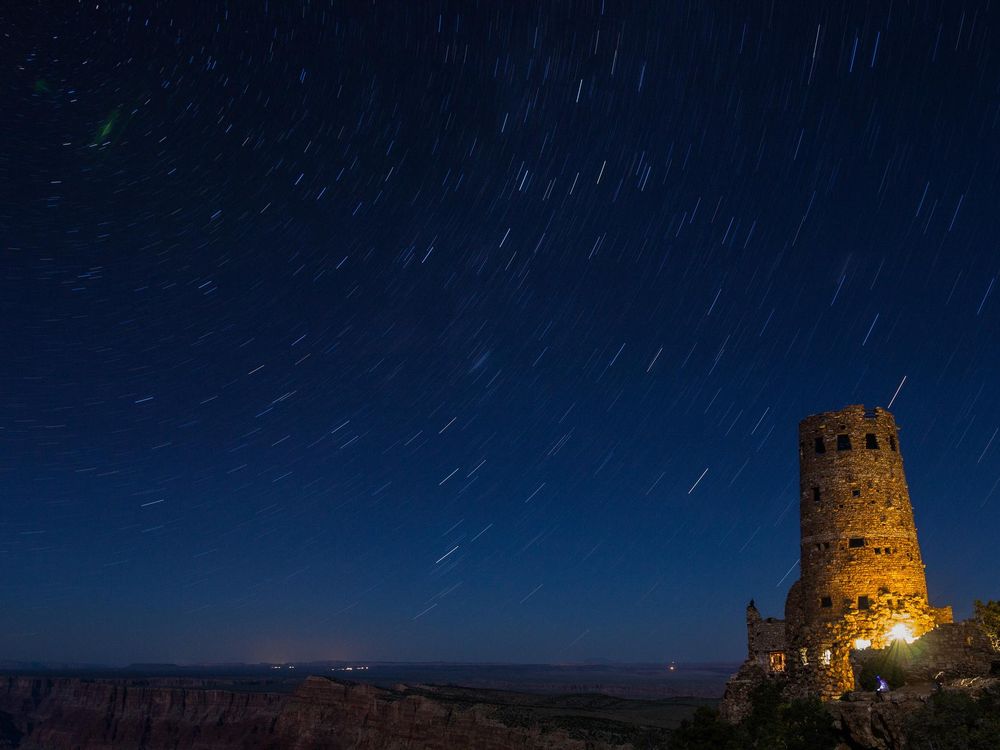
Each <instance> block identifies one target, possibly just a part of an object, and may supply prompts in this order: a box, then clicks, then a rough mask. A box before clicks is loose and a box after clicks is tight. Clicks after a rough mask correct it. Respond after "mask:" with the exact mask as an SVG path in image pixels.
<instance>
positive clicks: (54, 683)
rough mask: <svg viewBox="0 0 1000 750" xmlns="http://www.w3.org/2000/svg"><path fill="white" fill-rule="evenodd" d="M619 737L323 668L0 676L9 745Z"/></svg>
mask: <svg viewBox="0 0 1000 750" xmlns="http://www.w3.org/2000/svg"><path fill="white" fill-rule="evenodd" d="M584 724H586V722H584ZM597 724H600V722H597ZM595 734H596V735H597V736H596V737H595V736H594V735H595ZM620 739H621V737H620V736H616V734H615V732H614V731H610V732H609V731H607V727H596V731H595V727H594V726H590V727H581V728H580V729H579V730H577V729H574V728H573V727H568V728H567V727H565V726H555V725H547V724H546V723H545V722H541V723H539V722H537V721H525V720H524V715H523V714H518V713H517V712H516V711H513V712H512V711H510V710H507V711H505V710H504V709H503V707H501V706H498V705H496V704H488V703H477V702H474V701H472V700H449V699H442V698H437V697H435V696H434V695H433V693H428V692H427V691H421V690H419V689H409V688H405V687H400V689H398V690H384V689H381V688H377V687H374V686H370V685H358V684H351V683H343V682H338V681H334V680H330V679H327V678H324V677H309V678H306V679H305V680H304V681H303V683H302V684H301V685H300V686H299V687H298V689H297V690H295V692H294V693H287V694H281V693H272V692H255V691H252V690H246V689H228V690H220V689H216V688H213V687H205V686H204V685H202V684H199V682H198V681H197V680H187V681H183V684H179V681H176V680H174V681H170V680H166V679H145V680H129V679H92V680H88V679H80V678H49V677H27V676H7V677H0V748H18V749H19V750H38V749H41V748H45V750H107V749H109V748H150V749H152V748H156V749H157V750H160V749H161V748H175V749H176V750H195V749H197V750H218V749H221V748H262V749H266V750H318V749H319V748H324V749H326V750H337V749H339V748H345V749H346V748H352V749H359V750H388V749H389V748H392V749H393V750H396V749H397V748H398V749H402V748H431V749H436V748H440V749H441V750H445V749H446V748H448V749H451V748H479V749H480V750H502V749H503V748H510V747H519V748H531V749H533V750H562V749H567V750H568V749H572V750H604V749H605V748H619V749H620V750H625V748H629V747H632V746H631V745H630V744H624V743H619V742H618V740H620Z"/></svg>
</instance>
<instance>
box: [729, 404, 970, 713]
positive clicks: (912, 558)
mask: <svg viewBox="0 0 1000 750" xmlns="http://www.w3.org/2000/svg"><path fill="white" fill-rule="evenodd" d="M900 450H901V448H900V440H899V430H898V428H897V426H896V421H895V419H893V416H892V414H890V413H889V412H888V411H886V410H884V409H880V408H876V409H874V410H867V409H865V407H864V406H848V407H846V408H844V409H842V410H840V411H832V412H824V413H822V414H815V415H813V416H810V417H807V418H805V419H803V420H802V421H801V422H800V423H799V517H800V534H801V536H800V541H799V545H800V548H799V552H800V566H801V568H800V569H801V573H800V577H799V580H798V581H796V582H795V583H794V584H793V585H792V587H791V589H790V590H789V592H788V597H787V599H786V602H785V618H784V619H783V620H778V619H775V618H767V619H764V618H762V617H761V615H760V613H759V612H758V611H757V608H756V606H755V605H754V603H753V601H751V602H750V605H749V606H748V607H747V641H748V644H747V645H748V657H747V661H746V662H745V663H744V664H743V667H741V669H740V671H739V673H737V675H736V676H735V677H734V678H733V679H732V680H731V681H730V683H729V685H728V686H727V691H726V698H725V699H724V702H723V713H724V714H726V713H728V714H729V715H730V717H735V716H736V715H738V713H739V704H740V703H741V701H743V702H744V703H745V698H746V695H747V694H748V692H749V690H750V689H751V688H752V686H753V685H754V684H757V683H759V682H760V681H761V680H763V679H768V678H780V679H784V680H787V681H788V683H789V685H790V686H791V687H792V688H794V689H795V690H797V691H799V692H803V693H806V692H807V693H812V694H818V695H820V696H821V697H823V698H824V699H832V698H836V697H839V696H840V695H842V694H843V693H844V692H846V691H850V690H854V689H855V675H854V670H853V668H852V659H851V655H852V652H858V651H864V650H866V649H883V648H886V647H888V646H889V645H891V644H892V642H893V641H895V640H902V641H905V642H907V643H910V642H913V641H914V640H916V639H918V638H920V637H921V636H924V635H925V634H927V633H929V632H930V631H933V630H935V629H936V628H938V626H940V625H943V624H946V623H951V621H952V612H951V607H932V606H931V604H930V602H929V599H928V595H927V581H926V578H925V575H924V564H923V559H922V557H921V554H920V545H919V543H918V541H917V528H916V525H915V524H914V521H913V508H912V506H911V504H910V493H909V489H908V488H907V485H906V477H905V474H904V472H903V458H902V454H901V452H900Z"/></svg>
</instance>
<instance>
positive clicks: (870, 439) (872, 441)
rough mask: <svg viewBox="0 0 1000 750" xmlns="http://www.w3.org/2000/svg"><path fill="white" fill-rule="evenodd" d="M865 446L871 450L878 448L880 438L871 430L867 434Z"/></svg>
mask: <svg viewBox="0 0 1000 750" xmlns="http://www.w3.org/2000/svg"><path fill="white" fill-rule="evenodd" d="M865 448H867V449H868V450H870V451H877V450H878V438H877V437H875V433H874V432H869V433H868V434H867V435H865Z"/></svg>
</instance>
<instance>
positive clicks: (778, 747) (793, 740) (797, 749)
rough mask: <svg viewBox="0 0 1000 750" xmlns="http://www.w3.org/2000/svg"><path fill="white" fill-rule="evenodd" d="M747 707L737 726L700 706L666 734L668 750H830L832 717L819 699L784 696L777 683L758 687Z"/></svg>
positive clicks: (834, 737) (833, 733)
mask: <svg viewBox="0 0 1000 750" xmlns="http://www.w3.org/2000/svg"><path fill="white" fill-rule="evenodd" d="M750 700H751V708H750V713H749V714H748V715H747V717H746V718H745V719H744V720H743V721H742V722H740V724H739V725H737V726H732V725H730V724H727V723H726V722H724V721H722V720H721V719H719V716H718V713H717V712H715V711H712V710H711V709H706V708H699V709H698V711H696V712H695V715H694V717H693V718H692V719H691V720H685V721H684V722H683V723H682V724H681V726H680V728H679V729H678V730H677V731H676V732H674V734H673V735H672V736H671V738H670V748H671V750H737V748H739V749H741V750H742V749H743V748H756V749H757V750H833V748H834V747H836V745H837V742H838V737H837V733H836V731H835V730H834V728H833V719H832V718H831V716H830V714H829V712H828V711H827V710H826V708H824V706H823V703H822V702H821V701H820V700H819V699H818V698H811V699H808V700H786V699H785V698H784V696H783V695H782V687H781V685H780V684H779V683H765V684H763V685H759V686H758V687H757V688H755V689H754V691H753V693H752V694H751V698H750Z"/></svg>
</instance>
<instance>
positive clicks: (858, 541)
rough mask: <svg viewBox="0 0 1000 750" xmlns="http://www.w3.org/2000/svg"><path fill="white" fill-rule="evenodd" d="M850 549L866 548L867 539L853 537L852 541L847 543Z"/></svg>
mask: <svg viewBox="0 0 1000 750" xmlns="http://www.w3.org/2000/svg"><path fill="white" fill-rule="evenodd" d="M847 546H848V547H864V546H865V538H864V537H863V536H852V537H851V540H850V541H849V542H848V543H847Z"/></svg>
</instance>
